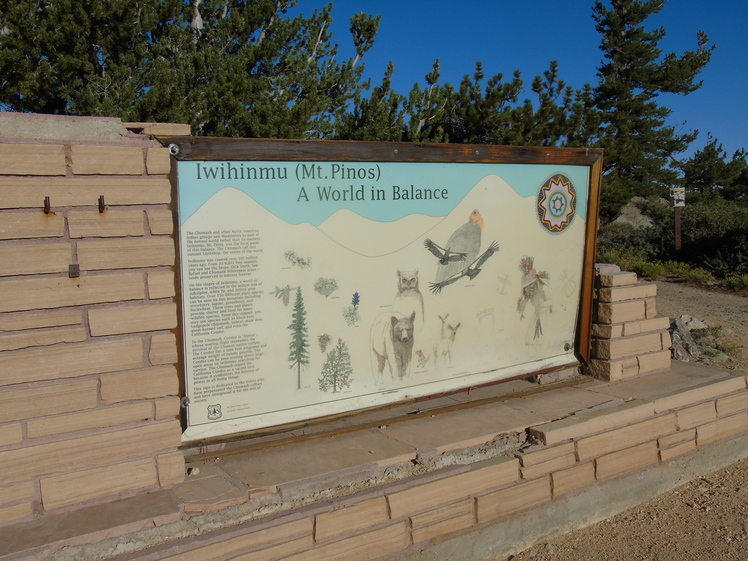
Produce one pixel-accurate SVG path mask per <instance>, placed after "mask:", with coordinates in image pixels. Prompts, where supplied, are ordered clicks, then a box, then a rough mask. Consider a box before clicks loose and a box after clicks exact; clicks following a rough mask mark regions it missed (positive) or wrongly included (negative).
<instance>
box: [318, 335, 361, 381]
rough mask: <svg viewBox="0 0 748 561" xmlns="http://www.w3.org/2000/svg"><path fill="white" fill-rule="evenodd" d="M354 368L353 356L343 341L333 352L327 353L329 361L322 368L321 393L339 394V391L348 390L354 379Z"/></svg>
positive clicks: (339, 341) (340, 341)
mask: <svg viewBox="0 0 748 561" xmlns="http://www.w3.org/2000/svg"><path fill="white" fill-rule="evenodd" d="M352 374H353V368H352V367H351V354H350V352H349V351H348V345H346V344H345V343H344V342H343V340H342V339H338V344H337V345H336V346H335V348H334V349H333V350H331V351H330V352H329V353H327V360H326V361H325V364H324V366H323V367H322V377H321V378H320V379H319V389H320V391H323V392H327V391H330V389H332V393H337V392H338V390H339V389H343V388H348V387H350V385H351V382H352V381H353V379H352V378H351V375H352Z"/></svg>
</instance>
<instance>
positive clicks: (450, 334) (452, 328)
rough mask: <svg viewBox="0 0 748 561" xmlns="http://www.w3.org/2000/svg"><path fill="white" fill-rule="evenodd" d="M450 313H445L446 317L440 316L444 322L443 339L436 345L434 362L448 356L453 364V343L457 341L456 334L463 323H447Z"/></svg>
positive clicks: (448, 360)
mask: <svg viewBox="0 0 748 561" xmlns="http://www.w3.org/2000/svg"><path fill="white" fill-rule="evenodd" d="M448 317H449V314H445V316H444V317H442V316H439V319H440V320H441V322H442V330H441V339H440V340H439V342H438V343H437V344H436V346H435V347H434V363H437V362H438V361H439V360H440V359H442V358H444V357H447V362H448V363H449V364H452V345H453V344H454V342H455V335H457V330H458V329H459V328H460V325H462V323H458V324H457V325H450V324H449V323H447V318H448Z"/></svg>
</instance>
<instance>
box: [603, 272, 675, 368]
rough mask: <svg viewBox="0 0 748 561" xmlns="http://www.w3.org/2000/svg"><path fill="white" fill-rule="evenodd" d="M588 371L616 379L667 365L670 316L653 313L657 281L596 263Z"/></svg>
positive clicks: (668, 363) (655, 311)
mask: <svg viewBox="0 0 748 561" xmlns="http://www.w3.org/2000/svg"><path fill="white" fill-rule="evenodd" d="M595 292H596V299H595V305H594V309H593V324H592V349H591V350H592V353H591V360H590V364H589V371H590V374H592V375H593V376H596V377H597V378H600V379H602V380H610V381H615V380H622V379H626V378H632V377H634V376H638V375H640V374H649V373H651V372H657V371H659V370H667V369H668V368H670V345H671V341H670V332H669V331H668V328H669V327H670V319H669V318H666V317H657V300H656V298H655V297H656V296H657V285H656V284H655V283H653V282H638V279H637V278H636V273H629V272H621V270H620V268H619V267H618V266H616V265H598V266H597V275H596V283H595Z"/></svg>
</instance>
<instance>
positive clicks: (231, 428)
mask: <svg viewBox="0 0 748 561" xmlns="http://www.w3.org/2000/svg"><path fill="white" fill-rule="evenodd" d="M165 140H168V141H169V142H172V143H173V144H172V152H173V153H176V155H177V160H178V162H177V171H178V204H179V243H180V267H181V283H182V305H183V329H184V333H183V335H184V367H185V388H186V396H187V398H188V400H189V405H188V408H187V411H188V423H187V425H188V426H187V430H186V432H185V439H186V440H194V439H201V438H206V437H209V436H216V435H220V434H226V433H233V432H238V431H245V430H250V429H256V428H262V427H268V426H273V425H278V424H283V423H288V422H294V421H300V420H304V419H310V418H316V417H320V416H325V415H330V414H336V413H341V412H345V411H352V410H356V409H361V408H365V407H371V406H375V405H382V404H386V403H392V402H396V401H402V400H405V399H408V398H412V397H418V396H425V395H431V394H437V393H441V392H448V391H453V390H456V389H460V388H464V387H469V386H475V385H479V384H486V383H490V382H494V381H497V380H501V379H506V378H511V377H516V376H519V375H522V374H528V373H533V372H538V371H542V370H548V369H552V368H554V367H561V366H564V365H567V364H572V363H576V360H577V359H576V357H575V351H577V352H582V354H584V352H585V351H584V349H580V344H579V341H578V340H577V339H578V337H579V330H578V322H579V321H580V317H582V316H580V307H583V306H582V304H583V300H584V298H583V294H584V292H585V290H584V289H583V285H589V275H587V277H585V275H586V274H587V273H589V271H590V270H591V269H590V267H591V262H590V241H589V238H590V237H591V235H590V233H591V232H594V220H595V216H596V215H594V214H593V215H592V221H593V227H592V228H590V222H589V221H590V208H591V204H593V205H594V204H596V196H595V195H594V189H592V190H591V186H592V185H594V184H595V181H596V179H594V177H595V176H596V175H598V174H599V166H598V165H597V164H599V161H600V153H599V152H593V153H592V154H590V152H591V151H580V150H577V151H569V152H567V151H563V150H560V149H545V148H544V149H538V150H534V149H533V150H530V151H529V152H528V149H521V151H520V149H518V150H517V151H516V152H513V151H512V150H511V149H507V148H504V149H498V148H496V147H494V148H493V149H491V148H490V147H467V148H466V147H464V146H460V147H457V148H454V147H449V146H431V147H427V146H420V147H416V146H415V145H399V144H379V143H377V144H374V143H325V142H290V141H278V142H276V143H274V142H272V141H247V140H244V141H237V142H241V144H240V145H238V146H234V147H232V144H231V141H229V140H222V141H215V142H216V144H210V143H209V142H208V141H205V143H204V144H200V143H197V144H195V142H194V141H193V142H192V143H191V144H190V143H188V142H187V141H186V140H183V141H181V144H180V143H179V142H178V141H177V140H175V139H165ZM162 141H163V140H162ZM228 148H231V149H230V150H229V152H228V155H227V153H226V150H227V149H228ZM367 148H369V149H367ZM222 149H223V152H224V154H221V151H222ZM470 150H473V151H474V152H471V151H470ZM492 150H493V153H492ZM401 152H402V153H401ZM480 153H482V155H480ZM414 154H415V156H422V155H423V154H426V155H427V157H426V158H425V159H423V158H422V159H420V160H419V159H418V158H417V157H414ZM466 154H467V155H466ZM476 154H478V155H476ZM528 154H529V155H528ZM519 156H521V158H520V157H519ZM406 158H407V161H403V160H405V159H406ZM479 158H480V159H479ZM513 159H514V160H521V161H519V162H516V163H515V162H513V161H512V160H513ZM591 194H592V196H591ZM592 252H594V243H593V244H592ZM585 261H588V263H587V268H585ZM582 315H584V314H582ZM583 338H584V335H583Z"/></svg>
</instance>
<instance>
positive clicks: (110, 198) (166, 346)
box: [0, 114, 189, 524]
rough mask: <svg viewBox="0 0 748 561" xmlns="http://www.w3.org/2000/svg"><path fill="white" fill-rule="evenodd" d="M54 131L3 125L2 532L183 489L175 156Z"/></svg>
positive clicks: (147, 140)
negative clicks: (36, 132) (37, 519)
mask: <svg viewBox="0 0 748 561" xmlns="http://www.w3.org/2000/svg"><path fill="white" fill-rule="evenodd" d="M57 119H58V120H59V118H57ZM50 121H51V122H52V123H54V122H55V118H47V117H43V116H39V115H32V116H23V115H17V114H0V129H1V130H2V131H3V134H4V136H2V137H0V466H2V467H1V468H0V524H6V523H10V522H14V521H19V520H24V519H29V518H31V517H32V516H33V515H34V514H47V513H49V512H54V511H58V510H61V509H66V508H75V507H79V506H82V505H85V504H91V503H95V502H101V501H107V500H111V499H113V498H118V497H124V496H128V495H132V494H136V493H140V492H144V491H149V490H155V489H159V488H163V487H169V486H172V485H174V484H176V483H179V482H181V481H182V480H183V478H184V459H183V456H182V454H181V452H180V451H179V450H178V449H177V448H178V446H179V445H180V443H181V427H180V422H179V420H178V415H179V397H178V396H179V385H180V382H179V374H178V371H177V367H176V363H177V361H178V353H177V336H176V333H177V329H176V328H177V303H176V299H175V272H174V263H175V243H174V238H173V218H172V210H171V185H170V181H169V177H168V176H169V173H170V169H171V162H170V158H169V154H168V150H167V149H166V148H163V147H162V146H161V145H160V144H159V143H158V142H156V141H155V140H153V139H152V138H151V137H149V136H144V135H136V134H133V133H131V132H130V131H128V130H127V129H126V128H125V127H124V126H123V125H122V124H121V123H119V120H117V119H99V120H96V119H90V120H86V119H85V118H83V119H78V120H77V121H76V119H74V118H73V119H71V118H68V119H66V120H65V121H64V123H65V127H66V128H65V133H64V134H63V135H61V138H59V139H57V138H49V135H46V134H45V135H44V138H43V139H41V140H39V139H34V138H24V136H26V135H24V131H25V130H26V127H25V126H24V125H25V124H28V123H31V124H32V125H34V124H36V125H39V124H44V125H45V126H46V125H48V124H49V122H50ZM103 121H106V124H107V127H108V128H107V131H106V136H105V137H101V136H97V134H100V130H101V129H97V132H95V133H94V134H93V136H86V131H87V130H89V129H90V127H89V125H98V124H101V122H103ZM71 127H72V128H71ZM32 128H33V127H32ZM112 131H114V133H112ZM188 132H189V131H187V133H188ZM9 135H10V136H9ZM52 136H54V135H52ZM71 138H73V140H71ZM101 197H103V198H102V199H101V203H102V204H103V209H102V210H103V212H100V208H99V205H100V198H101ZM45 202H46V206H47V212H45Z"/></svg>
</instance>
